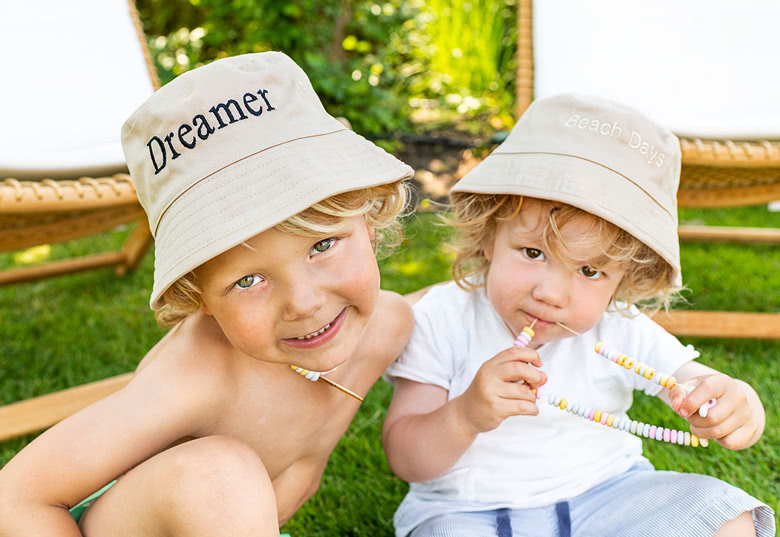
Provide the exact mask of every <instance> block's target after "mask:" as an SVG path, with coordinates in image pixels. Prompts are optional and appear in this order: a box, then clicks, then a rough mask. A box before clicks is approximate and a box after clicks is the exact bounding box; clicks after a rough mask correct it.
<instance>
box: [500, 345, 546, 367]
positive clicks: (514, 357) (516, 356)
mask: <svg viewBox="0 0 780 537" xmlns="http://www.w3.org/2000/svg"><path fill="white" fill-rule="evenodd" d="M499 356H500V357H501V358H500V361H501V362H508V361H513V362H514V361H517V362H525V363H527V364H532V365H535V366H536V367H542V359H541V358H540V357H539V353H538V352H536V351H535V350H533V349H524V348H522V347H511V348H509V349H506V350H504V351H501V352H500V353H498V354H497V355H496V358H498V357H499Z"/></svg>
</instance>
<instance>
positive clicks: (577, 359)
mask: <svg viewBox="0 0 780 537" xmlns="http://www.w3.org/2000/svg"><path fill="white" fill-rule="evenodd" d="M679 174H680V148H679V142H678V140H677V138H676V137H675V136H674V135H673V134H671V133H670V132H668V131H667V130H665V129H663V128H660V127H658V126H656V125H654V124H653V123H651V122H650V121H648V120H647V119H645V118H644V117H643V116H642V115H640V114H638V113H637V112H635V111H633V110H631V109H629V108H626V107H625V106H622V105H620V104H617V103H613V102H608V101H604V100H600V99H596V98H589V97H581V96H576V95H562V96H556V97H552V98H548V99H542V100H538V101H536V102H535V103H534V104H533V105H532V106H531V107H530V108H529V110H528V111H527V112H526V113H525V114H524V115H523V117H522V118H521V119H520V120H519V121H518V123H517V125H516V126H515V128H514V129H513V130H512V133H511V134H510V136H509V137H508V138H507V140H505V141H504V143H502V144H501V146H499V147H498V148H497V149H496V150H495V151H494V152H493V153H492V154H491V155H490V156H489V157H487V158H486V159H485V160H484V161H483V162H482V163H480V165H479V166H477V167H476V168H475V169H474V170H472V171H471V172H470V173H469V174H467V175H466V176H465V177H464V178H463V179H462V180H461V181H460V182H458V183H457V184H456V185H455V186H454V187H453V189H452V193H451V198H452V205H453V208H454V216H453V217H452V220H451V222H452V223H453V225H454V226H455V227H456V228H457V230H458V232H459V236H458V243H457V245H456V247H457V257H456V260H455V264H454V268H453V274H454V276H455V283H448V284H444V285H439V286H436V287H433V288H432V289H430V290H429V291H428V292H427V294H425V295H424V296H423V297H422V298H421V299H420V300H419V301H418V302H417V303H416V304H415V306H414V314H415V326H414V330H413V333H412V336H411V339H410V342H409V344H408V346H407V347H406V349H405V350H404V352H403V353H402V354H401V356H400V357H399V359H398V361H397V362H395V363H394V364H393V365H391V366H390V367H389V368H388V371H387V374H388V375H389V376H390V377H391V378H392V379H393V380H394V384H395V388H394V393H393V399H392V403H391V405H390V408H389V410H388V413H387V417H386V420H385V423H384V429H383V442H384V446H385V451H386V453H387V458H388V461H389V463H390V466H391V468H392V469H393V471H394V472H395V473H396V474H397V475H398V476H400V477H401V478H403V479H404V480H406V481H409V482H410V483H411V485H410V490H409V493H408V495H407V496H406V498H405V499H404V501H403V503H402V504H401V506H400V507H399V508H398V511H397V512H396V515H395V526H396V535H397V536H398V537H405V536H407V535H412V536H414V537H428V536H455V535H468V536H488V535H498V536H500V537H509V536H512V535H514V536H519V535H522V536H533V537H537V536H553V535H560V536H569V535H574V536H593V537H607V536H620V537H630V536H637V537H647V536H651V535H658V536H664V537H666V536H670V535H674V536H688V535H690V536H704V535H713V534H717V535H721V536H723V535H756V534H757V535H760V536H769V535H774V528H773V525H774V520H773V514H772V511H771V509H769V507H767V506H766V505H763V504H762V503H760V502H759V501H758V500H756V499H755V498H752V497H751V496H749V495H748V494H746V493H745V492H743V491H742V490H739V489H737V488H736V487H733V486H731V485H729V484H726V483H724V482H722V481H719V480H717V479H714V478H711V477H708V476H703V475H694V474H682V473H676V472H660V471H659V472H657V471H655V470H654V469H653V467H652V465H651V464H650V463H649V461H648V460H647V459H645V458H644V457H643V456H642V443H641V440H640V439H639V438H638V437H637V436H634V435H632V434H630V430H631V426H632V425H633V428H634V431H635V432H636V431H637V427H638V425H639V424H638V423H632V422H631V421H630V420H629V419H628V417H627V415H626V412H627V411H628V409H629V408H630V406H631V400H632V392H633V390H636V389H639V390H643V391H644V392H645V393H647V394H650V395H658V396H659V397H661V398H662V399H663V400H664V401H665V402H666V403H667V404H669V405H670V406H671V407H672V408H673V409H674V410H675V411H677V412H679V414H680V415H681V416H683V417H685V418H686V419H687V420H688V421H689V422H690V431H689V432H688V431H686V432H685V433H683V432H680V433H679V434H678V432H677V431H675V434H674V439H675V441H676V442H678V443H683V444H684V443H686V442H687V443H691V442H693V443H694V444H696V443H697V442H698V438H699V437H700V438H702V439H714V440H716V441H717V442H718V443H720V444H721V445H722V446H724V447H726V448H729V449H743V448H746V447H748V446H750V445H752V444H753V443H755V442H756V441H757V440H758V439H759V438H760V436H761V434H762V431H763V428H764V410H763V407H762V405H761V402H760V400H759V398H758V396H757V395H756V393H755V391H754V390H753V389H752V388H751V387H750V386H748V385H747V384H745V383H744V382H741V381H739V380H735V379H732V378H730V377H728V376H726V375H724V374H721V373H719V372H717V371H714V370H713V369H711V368H709V367H707V366H705V365H702V364H699V363H697V362H694V361H692V360H693V359H694V358H695V357H696V356H698V354H697V353H696V352H695V351H694V350H693V349H692V348H687V347H684V346H683V345H681V344H680V343H679V341H678V340H677V339H676V338H674V337H673V336H671V335H670V334H668V333H667V332H665V331H664V330H663V329H662V328H660V327H659V326H658V325H657V324H655V323H654V322H653V321H651V320H650V319H649V318H648V317H647V316H645V315H644V314H642V313H640V311H639V310H638V309H637V307H636V306H635V305H636V304H638V305H640V306H641V307H642V308H643V309H653V308H659V307H663V306H666V305H668V303H669V302H670V300H671V299H672V298H673V297H674V295H675V293H676V292H677V291H679V289H680V286H681V278H680V257H679V246H678V239H677V208H676V192H677V186H678V183H679ZM525 327H530V328H529V329H526V328H525ZM600 341H601V342H604V345H606V346H609V347H610V348H611V349H618V350H619V351H620V353H625V355H627V357H624V358H623V359H622V360H620V362H621V364H622V365H624V367H619V366H618V365H616V364H614V363H610V361H609V360H605V359H604V358H602V357H600V356H597V355H596V354H595V353H594V349H595V347H596V345H597V343H598V342H600ZM513 343H514V344H513ZM607 354H610V353H607ZM613 357H615V358H617V357H616V356H614V355H613ZM628 357H631V358H630V360H629V359H628ZM626 360H629V362H628V363H630V361H635V362H636V363H639V362H641V363H642V364H649V366H651V367H652V368H654V369H653V371H657V372H658V373H657V376H655V377H654V378H653V375H651V373H650V368H649V367H648V366H644V367H643V366H641V365H640V366H639V368H638V370H640V371H641V372H642V373H643V376H639V375H637V374H635V373H634V370H633V367H632V368H630V369H628V368H626V367H625V366H626V365H627V362H626ZM662 372H667V373H668V374H662ZM672 375H673V376H674V377H675V378H676V380H674V379H673V380H670V378H671V376H672ZM645 377H647V378H645ZM661 383H663V386H662V385H661ZM667 388H671V389H667ZM689 389H692V391H690V392H689ZM537 394H538V395H539V396H540V397H541V398H540V399H538V400H537ZM713 398H714V399H717V403H716V405H715V406H714V407H712V408H709V412H708V413H707V415H706V417H702V416H700V415H699V414H698V409H699V408H700V407H702V406H703V405H705V403H707V402H708V401H710V399H713ZM567 401H569V402H571V403H570V404H571V406H569V407H567ZM548 403H551V404H548ZM553 405H556V406H553ZM564 409H568V410H569V411H568V412H566V411H565V410H564ZM596 409H598V414H596V413H595V412H596ZM702 413H704V412H702ZM583 416H584V417H585V418H587V417H590V418H591V420H592V421H601V422H602V423H604V425H606V426H604V425H599V424H596V423H593V422H592V421H589V420H588V419H583ZM602 416H604V417H603V418H602ZM649 430H651V428H650V426H648V427H646V428H645V427H644V425H643V427H642V429H641V430H640V434H644V435H645V436H648V432H647V431H649ZM656 430H657V428H656V427H652V434H653V435H654V436H655V437H656V438H659V436H656ZM691 433H693V435H694V436H693V437H691ZM665 438H666V439H667V440H668V441H670V440H671V433H669V434H667V436H666V437H665V436H664V435H663V432H662V433H661V434H660V438H659V439H660V440H663V439H665ZM678 438H679V440H678ZM669 449H684V448H679V447H670V448H669ZM688 449H691V448H688Z"/></svg>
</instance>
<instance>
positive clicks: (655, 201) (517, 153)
mask: <svg viewBox="0 0 780 537" xmlns="http://www.w3.org/2000/svg"><path fill="white" fill-rule="evenodd" d="M493 155H494V156H501V155H507V156H509V155H559V156H562V157H570V158H576V159H580V160H584V161H586V162H592V163H593V164H596V165H597V166H601V167H602V168H604V169H607V170H609V171H611V172H614V173H616V174H618V175H619V176H621V177H624V178H625V179H627V180H628V182H630V183H631V184H632V185H634V186H635V187H637V188H638V189H639V190H641V191H642V192H644V193H645V194H646V195H647V197H648V198H650V199H651V200H653V202H654V203H655V204H656V205H658V206H659V207H660V208H661V210H663V211H664V212H665V213H666V214H668V215H669V216H671V217H672V218H674V216H673V215H672V214H671V213H670V212H669V211H668V210H666V208H665V207H664V206H663V204H662V203H660V202H659V201H658V200H657V199H655V197H654V196H653V195H652V194H650V193H649V192H648V191H647V190H645V189H644V188H642V187H641V186H639V185H638V184H637V183H636V181H634V180H633V179H631V178H630V177H628V176H627V175H624V174H622V173H620V172H619V171H617V170H615V169H614V168H610V167H609V166H605V165H604V164H601V163H600V162H596V161H595V160H591V159H589V158H585V157H580V156H577V155H569V154H568V153H555V152H552V151H513V152H501V153H495V152H494V153H493Z"/></svg>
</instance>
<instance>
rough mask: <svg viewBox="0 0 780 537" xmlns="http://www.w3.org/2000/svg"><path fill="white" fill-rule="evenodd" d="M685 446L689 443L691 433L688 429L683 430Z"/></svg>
mask: <svg viewBox="0 0 780 537" xmlns="http://www.w3.org/2000/svg"><path fill="white" fill-rule="evenodd" d="M683 443H684V444H685V445H686V446H690V445H691V433H689V432H688V431H685V441H684V442H683Z"/></svg>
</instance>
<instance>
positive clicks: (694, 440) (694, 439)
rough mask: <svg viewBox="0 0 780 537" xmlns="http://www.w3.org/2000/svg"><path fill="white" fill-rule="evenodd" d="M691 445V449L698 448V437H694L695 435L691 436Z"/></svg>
mask: <svg viewBox="0 0 780 537" xmlns="http://www.w3.org/2000/svg"><path fill="white" fill-rule="evenodd" d="M691 445H692V446H693V447H698V445H699V437H698V436H696V435H695V434H692V435H691Z"/></svg>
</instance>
